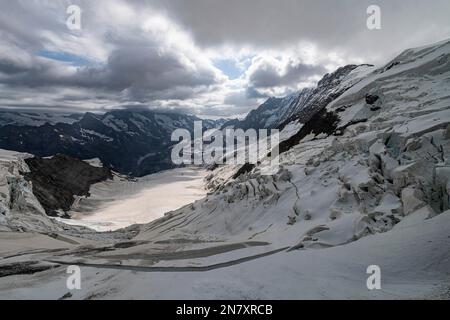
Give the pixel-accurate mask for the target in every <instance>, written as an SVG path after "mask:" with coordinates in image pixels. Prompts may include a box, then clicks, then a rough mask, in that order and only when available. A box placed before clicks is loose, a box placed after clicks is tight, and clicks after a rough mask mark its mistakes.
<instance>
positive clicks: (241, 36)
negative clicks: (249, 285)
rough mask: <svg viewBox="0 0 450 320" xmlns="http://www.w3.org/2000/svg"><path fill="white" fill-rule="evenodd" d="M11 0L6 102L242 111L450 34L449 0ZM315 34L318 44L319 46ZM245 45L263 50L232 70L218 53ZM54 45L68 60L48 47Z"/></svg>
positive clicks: (3, 82)
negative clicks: (371, 23) (76, 13)
mask: <svg viewBox="0 0 450 320" xmlns="http://www.w3.org/2000/svg"><path fill="white" fill-rule="evenodd" d="M69 4H78V5H80V6H81V8H82V12H83V16H82V24H83V29H82V30H81V31H79V32H72V31H70V30H68V28H67V27H66V25H65V19H66V16H67V15H66V8H67V6H68V5H69ZM372 4H377V5H379V6H380V7H381V14H382V29H381V30H377V31H370V30H368V29H367V28H366V19H367V13H366V9H367V7H368V6H369V5H372ZM0 5H1V7H2V10H1V11H0V107H1V106H6V105H9V106H15V107H19V106H21V105H23V106H27V107H30V106H31V105H32V104H33V102H34V103H35V105H36V106H40V107H43V106H47V107H55V106H61V107H63V108H64V107H70V108H75V109H78V108H83V107H86V108H96V109H98V110H99V109H102V108H104V107H107V106H111V105H121V106H135V105H140V106H144V107H145V106H161V107H166V108H169V109H173V110H191V111H192V112H194V113H198V112H199V108H207V109H208V110H204V111H202V112H203V113H204V114H208V115H219V114H221V115H222V114H223V115H225V114H226V115H232V114H233V113H239V114H242V113H245V111H246V110H247V111H248V110H249V109H250V108H252V107H256V106H257V102H259V100H261V99H262V98H264V97H266V96H267V95H271V94H277V93H281V94H282V93H284V92H291V91H292V90H298V88H299V84H301V83H306V84H308V85H311V84H313V83H314V82H315V81H316V80H317V78H320V76H322V75H323V74H325V73H326V72H329V71H330V69H332V68H336V67H338V66H340V65H342V64H346V63H358V62H367V63H384V62H386V61H387V60H388V59H389V58H391V57H393V56H394V55H395V54H398V53H399V52H400V51H402V50H404V49H406V48H408V47H412V46H417V45H424V44H427V43H432V42H435V41H438V40H441V39H443V38H448V37H450V22H449V19H448V13H449V12H450V1H448V0H434V1H426V0H377V1H372V0H340V1H329V0H314V1H313V0H277V1H274V0H245V1H244V0H227V1H224V0H135V1H122V0H110V1H103V0H98V1H88V0H84V1H83V0H78V1H69V0H52V1H46V0H28V1H10V0H0ZM160 15H161V16H162V17H163V18H161V17H159V16H160ZM158 19H159V20H158ZM147 20H150V22H149V23H150V27H149V28H145V25H146V23H147V22H148V21H147ZM305 44H310V45H311V46H312V47H313V48H314V50H315V51H311V52H313V54H311V52H310V55H309V56H307V57H305V56H304V55H305V54H304V52H303V51H302V49H304V46H305ZM242 48H244V49H245V50H247V51H248V52H246V53H245V54H246V55H247V56H246V57H247V58H246V59H248V60H252V62H251V63H250V64H249V65H246V67H245V68H243V69H242V75H241V77H237V76H236V77H235V78H236V79H232V80H236V81H232V80H230V79H228V80H227V79H226V77H225V76H224V75H223V74H221V72H220V71H219V70H218V69H216V68H215V67H214V66H213V63H212V61H213V60H214V59H219V60H220V59H229V60H230V61H231V60H232V61H236V63H237V64H239V63H241V62H242V60H239V59H243V58H242V56H240V54H239V50H240V49H242ZM245 50H244V51H245ZM43 51H44V52H47V53H48V52H50V53H52V52H53V53H55V54H54V55H53V57H58V56H59V57H61V56H63V57H64V58H67V59H65V60H67V61H65V60H64V59H60V61H57V60H58V59H52V58H51V57H52V55H51V54H50V55H49V54H47V57H45V56H43V55H42V54H39V53H40V52H43ZM211 52H212V53H211ZM225 52H227V53H225ZM230 52H231V54H230ZM208 54H210V56H208ZM64 55H66V56H64ZM227 55H228V56H227ZM230 55H231V56H230ZM70 57H71V58H70ZM248 57H251V58H248ZM71 59H74V61H71ZM75 60H77V61H78V62H79V61H87V62H90V63H86V64H84V63H83V64H77V63H75V62H76V61H75ZM355 60H357V61H355ZM71 62H72V63H71ZM239 70H240V69H239ZM227 81H228V82H227ZM56 108H58V107H56Z"/></svg>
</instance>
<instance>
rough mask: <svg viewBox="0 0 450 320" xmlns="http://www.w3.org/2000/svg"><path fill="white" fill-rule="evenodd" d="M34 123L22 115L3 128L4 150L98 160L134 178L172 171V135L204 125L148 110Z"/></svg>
mask: <svg viewBox="0 0 450 320" xmlns="http://www.w3.org/2000/svg"><path fill="white" fill-rule="evenodd" d="M8 115H13V114H12V113H8ZM27 116H28V118H27ZM29 117H31V115H29V114H24V113H20V114H19V113H18V114H15V116H14V117H11V119H10V120H11V121H12V123H10V124H7V125H4V126H0V148H3V149H7V150H16V151H20V152H28V153H31V154H34V155H37V156H42V157H46V156H52V155H56V154H58V153H60V154H65V155H68V156H72V157H76V158H80V159H92V158H99V159H100V160H101V161H102V163H103V164H105V165H106V166H108V167H110V168H112V169H113V170H115V171H118V172H121V173H124V174H129V175H134V176H142V175H145V174H149V173H152V172H157V171H161V170H164V169H169V168H172V167H173V163H172V162H171V160H170V147H171V146H172V145H173V144H174V142H172V141H171V134H172V132H173V131H174V130H175V129H177V128H184V129H187V130H189V131H190V132H192V131H193V129H194V121H198V120H200V119H199V118H197V117H195V116H190V115H181V114H175V113H167V112H166V113H165V112H158V111H149V110H133V111H128V110H116V111H110V112H107V113H105V114H95V113H90V112H88V113H85V114H82V115H81V117H80V119H79V120H76V121H73V122H68V121H59V119H60V118H61V117H59V118H55V119H53V120H54V122H49V121H47V120H48V119H47V118H45V117H40V118H39V119H40V120H39V121H38V122H37V123H33V125H30V123H29V121H31V120H32V119H33V118H29ZM5 119H6V118H5ZM27 119H28V121H27ZM63 120H66V118H64V119H63ZM36 121H37V120H36ZM223 121H224V120H218V121H214V120H204V121H203V125H204V129H210V128H214V127H216V126H220V125H221V124H222V123H223ZM42 122H44V124H42ZM0 124H1V122H0Z"/></svg>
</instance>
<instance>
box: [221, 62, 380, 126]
mask: <svg viewBox="0 0 450 320" xmlns="http://www.w3.org/2000/svg"><path fill="white" fill-rule="evenodd" d="M373 69H374V67H373V66H372V65H367V64H363V65H347V66H345V67H342V68H339V69H337V70H336V71H335V72H333V73H331V74H326V75H325V76H324V77H323V78H322V79H321V80H320V81H319V82H318V84H317V86H316V87H315V88H305V89H302V90H300V91H299V92H296V93H293V94H290V95H288V96H286V97H284V98H269V99H268V100H267V101H266V102H264V103H263V104H262V105H260V106H259V107H258V108H256V109H255V110H252V111H251V112H250V113H249V114H248V115H247V116H246V117H245V118H244V119H243V120H241V121H239V120H231V121H229V122H227V123H225V124H224V127H230V126H233V127H236V128H241V129H250V128H253V129H263V128H265V129H275V128H281V129H282V128H284V127H285V126H286V125H287V124H288V123H290V122H292V121H294V120H298V122H301V123H305V122H307V121H308V120H309V119H310V118H311V117H312V116H313V115H314V114H315V113H316V112H317V111H318V110H320V109H322V108H324V107H325V106H326V105H328V104H329V103H330V102H331V101H333V100H334V99H336V98H338V97H339V96H340V95H341V94H343V93H344V92H345V91H346V90H348V89H349V88H350V87H352V86H353V85H354V84H355V83H357V82H359V81H360V80H361V79H362V78H364V77H365V76H366V75H367V74H368V73H369V72H371V71H373Z"/></svg>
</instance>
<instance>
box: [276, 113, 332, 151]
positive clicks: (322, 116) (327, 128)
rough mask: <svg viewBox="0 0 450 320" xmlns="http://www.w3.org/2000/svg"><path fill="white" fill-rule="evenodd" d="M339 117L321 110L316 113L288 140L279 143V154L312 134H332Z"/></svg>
mask: <svg viewBox="0 0 450 320" xmlns="http://www.w3.org/2000/svg"><path fill="white" fill-rule="evenodd" d="M338 122H339V117H338V116H337V115H336V114H335V113H334V112H328V111H327V110H326V109H322V110H321V111H319V112H318V113H316V114H315V115H314V116H313V117H312V118H311V120H309V121H308V122H307V123H305V125H304V126H303V127H302V128H301V129H300V131H299V132H297V133H296V134H295V135H293V136H292V137H290V138H289V139H287V140H285V141H282V142H281V143H280V149H279V150H280V153H284V152H286V151H288V150H289V149H291V148H292V147H293V146H295V145H297V144H298V143H299V142H300V141H301V140H302V139H303V138H304V137H306V136H307V135H309V134H311V133H313V134H315V135H318V134H321V133H325V134H327V135H330V134H333V133H334V131H335V130H336V128H337V124H338Z"/></svg>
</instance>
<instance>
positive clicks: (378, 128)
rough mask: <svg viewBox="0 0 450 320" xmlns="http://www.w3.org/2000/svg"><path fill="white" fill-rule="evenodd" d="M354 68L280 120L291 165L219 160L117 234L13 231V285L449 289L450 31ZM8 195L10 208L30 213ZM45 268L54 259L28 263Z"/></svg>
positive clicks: (354, 292) (350, 292)
mask: <svg viewBox="0 0 450 320" xmlns="http://www.w3.org/2000/svg"><path fill="white" fill-rule="evenodd" d="M339 70H340V71H339ZM339 70H338V71H337V72H335V73H334V74H333V75H328V76H326V77H325V78H324V79H323V80H322V81H321V82H320V83H319V85H318V87H317V88H315V89H312V91H310V92H309V94H305V95H304V96H303V97H301V95H298V96H295V97H292V98H293V100H292V101H297V102H296V103H293V102H291V103H288V104H289V107H286V108H284V111H285V112H282V113H281V112H280V113H279V114H280V115H283V116H282V118H280V119H274V120H270V123H279V125H278V127H280V128H282V130H283V131H282V137H284V138H283V141H282V142H281V145H280V150H281V155H280V168H279V170H278V172H277V173H276V174H274V175H271V176H267V175H262V174H261V171H262V169H264V168H265V167H267V166H269V165H270V164H269V163H268V161H267V160H264V159H263V160H262V161H261V163H260V164H258V165H255V166H253V167H246V170H242V167H240V166H235V165H222V166H219V167H216V168H214V170H212V171H210V173H209V175H208V176H207V178H206V180H205V183H206V187H207V188H208V191H209V193H208V195H207V196H206V197H205V198H203V199H201V200H197V201H195V202H194V203H192V204H189V205H187V206H185V207H182V208H180V209H178V210H175V211H171V212H168V213H167V214H166V215H165V216H164V217H163V218H161V219H158V220H156V221H154V222H151V223H149V224H145V225H141V226H134V227H132V228H129V229H125V230H119V231H116V232H115V233H113V235H110V234H103V236H104V237H105V239H102V238H101V237H102V234H96V233H94V235H95V236H94V235H89V237H90V238H89V239H88V238H87V235H86V234H85V233H83V232H81V231H74V230H73V229H71V227H67V230H66V231H58V232H57V234H59V235H60V236H59V237H52V238H51V239H50V237H45V236H43V235H42V234H31V233H27V236H28V238H25V236H24V235H23V234H16V233H15V234H14V237H15V239H13V236H11V237H9V238H8V237H4V238H2V247H3V248H6V249H2V251H0V254H1V255H2V256H3V257H5V256H6V257H7V258H4V259H3V260H2V265H3V266H6V267H5V270H13V271H9V272H10V274H9V276H7V277H3V278H0V279H1V280H0V295H2V296H5V297H17V296H26V297H41V298H42V295H45V297H47V298H60V297H63V296H65V297H72V298H95V297H102V298H104V297H107V298H114V297H115V298H117V297H121V298H138V297H143V296H145V298H191V299H192V298H208V299H211V298H231V299H232V298H234V299H236V298H266V299H268V298H271V299H274V298H289V299H292V298H297V299H298V298H321V299H323V298H341V299H342V298H358V299H360V298H390V299H398V298H447V299H448V297H449V296H448V292H449V291H448V289H449V288H448V283H449V280H450V275H449V272H448V271H449V270H450V255H449V252H450V250H449V248H450V238H449V230H450V201H449V200H450V158H449V155H450V91H449V88H450V41H448V40H447V41H444V42H441V43H437V44H434V45H430V46H425V47H421V48H415V49H410V50H406V51H405V52H404V53H402V54H401V55H399V56H398V57H397V58H395V59H394V60H393V61H390V62H389V63H387V64H386V65H385V66H384V67H382V68H379V69H374V68H372V67H369V66H360V67H356V66H351V67H344V68H342V69H339ZM300 101H302V102H300ZM263 109H264V110H266V111H267V110H276V107H272V106H270V104H268V105H266V106H265V107H264V108H263ZM287 110H291V111H289V112H288V111H287ZM293 110H295V111H293ZM260 111H261V110H260ZM270 113H271V112H269V113H268V114H270ZM261 114H263V112H261ZM263 118H264V117H261V119H263ZM269 118H270V117H268V118H267V119H269ZM97 120H98V121H100V122H102V123H103V120H104V118H102V119H100V120H99V119H97ZM106 121H107V122H109V121H113V120H112V119H108V120H106ZM258 121H259V120H258ZM96 122H97V121H95V122H94V123H96ZM124 122H125V121H124ZM259 123H261V124H264V125H265V124H266V123H267V122H264V120H263V121H262V122H259ZM115 125H116V126H118V127H119V125H120V122H118V123H116V124H115ZM96 132H99V131H96ZM102 134H105V133H102ZM11 163H14V164H11ZM22 165H23V163H22V162H20V161H19V162H17V161H15V160H14V161H13V162H11V161H9V162H8V161H6V162H4V163H3V164H2V166H3V168H5V169H4V170H3V171H2V172H3V173H2V174H4V175H6V176H7V177H9V178H7V179H13V178H14V179H19V180H20V179H21V178H20V177H21V175H20V172H19V171H18V170H17V169H15V168H17V166H22ZM6 168H8V169H6ZM25 169H26V168H23V170H25ZM11 177H13V178H11ZM20 181H22V180H20ZM2 185H3V188H4V189H2V190H4V191H2V192H4V193H6V194H7V195H8V197H11V195H17V194H19V193H17V192H16V191H15V190H16V189H15V188H14V187H11V184H9V185H7V184H5V183H3V184H2ZM13 186H14V185H13ZM23 186H24V187H21V188H19V190H21V192H24V190H29V189H27V188H29V184H25V183H24V184H23ZM105 192H106V193H107V191H105ZM26 195H27V196H26V197H25V199H30V200H29V202H30V201H31V202H32V203H34V204H35V203H36V201H35V198H33V195H32V194H31V193H30V192H28V193H27V194H26ZM13 203H16V202H13ZM18 203H19V204H20V203H23V202H18ZM5 207H7V212H8V214H9V216H10V218H9V220H11V215H14V214H19V213H20V214H24V213H23V211H26V209H25V210H22V209H16V210H11V209H8V207H10V206H8V205H6V206H5ZM17 208H24V207H23V206H22V205H21V206H19V207H17ZM0 217H1V216H0ZM4 228H5V230H6V229H7V228H8V225H7V224H6V225H5V226H4ZM32 228H33V226H32V224H28V225H27V229H24V230H26V231H31V230H33V229H32ZM69 230H70V233H68V232H69ZM77 232H78V233H77ZM121 234H122V235H123V237H122V238H120V236H119V235H121ZM0 236H1V235H0ZM127 237H128V238H127ZM124 238H127V239H128V240H126V241H124V240H123V239H124ZM12 239H13V240H12ZM17 239H19V240H17ZM30 239H32V240H30ZM88 240H89V241H88ZM14 246H15V247H14ZM2 247H0V248H2ZM13 247H14V248H15V249H11V248H13ZM17 247H19V248H17ZM49 248H51V249H52V250H50V249H49ZM11 252H16V253H17V252H20V256H15V255H13V256H11ZM24 261H27V262H29V261H31V262H35V264H28V265H25V262H24ZM73 264H77V265H79V266H82V267H83V279H85V280H84V281H85V282H84V283H83V290H81V291H77V292H74V293H73V296H72V294H71V295H67V289H66V287H65V285H64V284H65V280H66V278H65V273H64V272H63V271H64V266H66V265H73ZM369 265H378V266H379V267H380V268H381V272H382V279H383V280H382V289H381V290H372V291H371V290H368V289H367V287H366V279H367V276H368V275H367V274H366V270H367V267H368V266H369ZM39 267H40V268H47V271H45V272H43V273H41V274H40V275H39V276H33V277H31V276H24V275H21V272H22V273H25V271H27V270H29V269H30V268H39ZM51 268H55V270H56V271H49V270H50V269H51ZM0 269H1V267H0ZM14 270H16V271H14ZM21 270H22V271H21ZM23 270H25V271H23ZM58 270H59V271H58ZM43 281H45V284H46V285H45V288H44V289H43V288H42V283H43Z"/></svg>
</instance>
